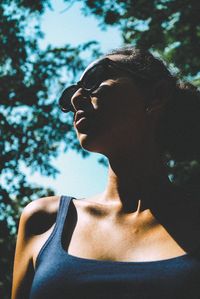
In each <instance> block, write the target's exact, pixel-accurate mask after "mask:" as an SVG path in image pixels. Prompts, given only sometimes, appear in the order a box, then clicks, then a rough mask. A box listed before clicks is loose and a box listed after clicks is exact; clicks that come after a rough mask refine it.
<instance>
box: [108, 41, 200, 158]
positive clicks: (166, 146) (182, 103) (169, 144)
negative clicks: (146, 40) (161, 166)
mask: <svg viewBox="0 0 200 299" xmlns="http://www.w3.org/2000/svg"><path fill="white" fill-rule="evenodd" d="M112 55H122V57H121V59H120V63H121V64H123V65H124V66H126V67H128V68H132V69H134V70H136V71H137V72H138V74H141V75H145V77H148V78H149V80H147V81H145V80H142V79H136V83H138V84H139V85H140V86H141V87H142V90H143V91H146V94H147V96H146V103H145V104H146V105H147V106H148V105H150V104H151V99H152V97H151V92H152V90H153V88H154V87H155V86H156V85H158V84H159V83H162V85H163V86H165V88H164V90H165V97H166V98H167V101H166V105H165V108H164V111H163V114H162V117H161V119H160V122H159V125H158V128H157V132H156V133H157V134H156V140H157V143H158V145H159V148H160V150H161V152H162V153H163V152H165V153H166V152H167V153H169V154H170V156H171V158H172V159H174V160H176V161H178V162H180V161H190V160H200V142H199V136H200V92H199V90H198V89H197V88H196V87H195V86H193V85H192V84H190V83H183V82H180V81H179V80H178V78H176V77H175V76H173V75H172V74H171V73H170V71H169V70H168V68H167V67H166V66H165V64H164V62H163V61H162V60H160V59H158V58H156V57H154V56H153V55H152V54H151V53H150V52H149V51H147V50H144V49H138V48H135V47H132V46H128V47H123V48H119V49H115V50H112V51H111V52H109V53H107V54H106V56H112ZM144 87H145V88H144Z"/></svg>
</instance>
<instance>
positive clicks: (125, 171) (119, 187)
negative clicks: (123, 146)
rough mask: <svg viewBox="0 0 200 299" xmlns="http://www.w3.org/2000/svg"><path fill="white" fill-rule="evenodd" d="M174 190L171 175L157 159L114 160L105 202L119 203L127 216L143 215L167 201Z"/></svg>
mask: <svg viewBox="0 0 200 299" xmlns="http://www.w3.org/2000/svg"><path fill="white" fill-rule="evenodd" d="M128 157H130V155H128ZM171 186H172V184H171V183H170V181H169V179H168V176H167V171H166V169H165V167H164V165H163V163H162V162H161V161H160V159H158V158H157V157H156V158H155V157H154V158H152V157H151V158H150V159H148V157H147V156H146V158H143V159H141V157H140V158H137V159H134V158H131V159H130V158H129V159H128V158H126V156H124V157H123V158H122V157H121V158H120V157H115V158H114V159H110V164H109V171H108V183H107V187H106V189H105V192H104V195H103V197H104V200H105V201H112V202H116V203H119V204H120V205H121V209H122V210H123V211H124V212H131V211H132V212H133V211H137V212H140V211H142V210H144V209H147V208H149V207H150V206H151V205H154V204H155V203H156V202H158V201H161V200H163V199H164V197H166V194H167V193H168V191H169V190H170V189H171V188H172V187H171ZM164 195H165V196H164Z"/></svg>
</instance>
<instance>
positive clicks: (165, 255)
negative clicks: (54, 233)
mask: <svg viewBox="0 0 200 299" xmlns="http://www.w3.org/2000/svg"><path fill="white" fill-rule="evenodd" d="M66 233H67V234H68V232H66ZM66 240H68V241H66V242H65V235H63V242H64V247H65V249H66V251H67V252H68V253H69V254H71V255H74V256H77V257H82V258H89V259H95V260H111V261H134V262H138V261H139V262H142V261H157V260H164V259H169V258H174V257H177V256H181V255H184V254H185V251H184V250H183V249H182V248H181V247H180V246H179V245H178V244H177V243H176V241H175V240H174V239H173V238H172V237H171V236H170V234H169V233H168V232H167V231H166V230H165V228H164V227H163V226H162V225H160V224H158V223H156V224H154V225H152V226H149V225H148V224H145V223H144V224H143V225H142V224H141V223H138V222H137V221H133V220H130V221H127V220H126V221H119V222H118V221H113V220H110V219H104V220H100V221H94V219H87V221H85V220H81V219H79V220H78V221H77V223H76V226H75V228H74V230H73V233H72V234H71V239H70V240H69V238H66Z"/></svg>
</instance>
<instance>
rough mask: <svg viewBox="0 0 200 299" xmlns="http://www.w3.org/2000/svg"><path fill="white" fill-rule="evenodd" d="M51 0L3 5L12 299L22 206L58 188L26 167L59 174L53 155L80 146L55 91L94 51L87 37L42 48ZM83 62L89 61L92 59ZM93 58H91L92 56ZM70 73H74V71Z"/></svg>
mask: <svg viewBox="0 0 200 299" xmlns="http://www.w3.org/2000/svg"><path fill="white" fill-rule="evenodd" d="M49 5H50V2H49V1H47V0H46V1H41V0H40V1H27V0H21V1H20V0H13V1H6V0H3V1H1V4H0V66H1V67H0V124H1V126H0V153H1V157H0V180H1V181H0V249H1V252H4V256H1V267H0V268H1V270H0V274H1V279H0V281H1V282H0V293H1V297H2V298H9V290H10V275H11V273H12V260H13V253H14V246H15V234H16V229H17V224H18V220H19V215H20V212H21V209H22V208H23V206H24V205H26V204H27V203H28V202H29V201H31V200H33V199H35V198H38V197H41V196H46V195H51V194H53V193H54V191H53V190H50V189H47V190H45V189H44V188H43V187H42V186H39V185H35V184H31V183H29V182H28V180H27V169H29V170H31V171H32V172H34V171H38V172H40V173H41V174H42V175H47V176H54V177H55V175H56V174H57V173H58V170H57V169H56V168H55V167H54V166H53V165H52V162H51V161H52V158H54V157H57V155H58V154H59V152H60V151H61V145H62V148H63V147H64V150H67V149H68V148H73V149H75V150H78V151H80V147H79V145H78V143H77V141H76V138H74V137H75V133H74V131H73V129H72V125H71V118H70V116H69V117H68V118H66V117H65V116H63V115H62V113H61V112H60V110H59V107H58V105H57V100H56V95H57V94H58V93H59V91H60V90H61V89H62V88H63V86H64V84H66V83H67V82H68V83H69V82H70V81H71V80H72V79H73V78H74V77H76V75H77V74H78V73H79V72H80V71H81V70H82V69H83V67H84V63H83V59H82V57H83V56H82V55H83V54H84V52H87V51H89V52H90V55H95V53H96V52H97V51H98V47H97V45H96V43H95V42H88V43H86V44H84V45H80V46H78V47H76V48H73V47H71V46H70V45H68V44H67V45H65V46H63V47H62V48H55V47H54V48H53V47H52V46H48V47H47V48H46V49H45V50H41V48H40V47H39V40H40V39H41V38H42V37H43V35H42V32H41V31H40V16H41V15H42V13H43V12H44V11H45V9H46V7H47V6H49ZM85 57H86V54H85V56H84V62H85V63H87V61H86V60H87V59H85ZM90 59H91V57H90ZM69 72H70V74H71V76H69Z"/></svg>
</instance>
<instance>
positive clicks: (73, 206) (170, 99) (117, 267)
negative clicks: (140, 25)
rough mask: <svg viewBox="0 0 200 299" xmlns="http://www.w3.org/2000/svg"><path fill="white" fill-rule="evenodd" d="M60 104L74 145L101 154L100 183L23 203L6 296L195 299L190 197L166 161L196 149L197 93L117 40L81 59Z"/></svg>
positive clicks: (198, 229)
mask: <svg viewBox="0 0 200 299" xmlns="http://www.w3.org/2000/svg"><path fill="white" fill-rule="evenodd" d="M60 105H61V108H62V110H63V111H64V112H68V111H70V110H71V111H73V113H74V127H75V130H76V132H77V136H78V139H79V141H80V144H81V146H82V147H83V148H84V149H86V150H88V151H91V152H98V153H101V154H103V155H105V156H106V157H107V158H108V160H109V173H108V182H107V187H106V189H105V190H104V192H103V193H101V194H98V195H95V196H92V197H90V198H84V199H75V198H71V197H67V196H62V197H61V198H60V197H57V196H53V197H49V198H41V199H38V200H36V201H34V202H32V203H30V204H29V205H28V206H27V207H26V208H25V210H24V212H23V213H22V216H21V221H20V226H19V234H18V240H17V246H16V255H15V264H14V278H13V292H12V299H22V298H23V299H26V298H30V299H54V298H56V299H67V298H81V299H82V298H85V299H90V298H105V299H107V298H115V299H116V298H118V299H119V298H120V299H123V298H137V299H144V298H154V299H155V298H169V299H173V298H176V299H178V298H181V299H183V298H187V299H188V298H190V299H197V298H200V258H199V256H200V238H199V233H200V220H199V211H200V209H199V207H200V204H199V200H198V198H193V197H191V196H189V195H188V194H186V193H185V192H183V191H182V190H181V189H180V188H177V187H174V185H172V184H171V182H170V181H169V179H168V175H167V170H166V162H165V154H166V152H169V153H170V155H171V156H172V157H173V158H174V159H176V160H182V159H183V160H184V159H195V158H197V157H198V155H199V152H200V148H199V145H198V142H196V140H197V135H196V130H197V129H199V116H198V115H199V111H200V110H199V108H200V96H199V92H198V91H197V90H196V89H195V88H194V87H192V86H191V85H183V84H182V85H181V84H179V83H178V82H177V81H176V79H175V78H174V77H173V76H172V75H171V74H170V72H169V71H168V70H167V69H166V67H165V66H164V64H163V63H162V62H161V61H160V60H158V59H156V58H155V57H153V56H152V55H151V54H150V53H149V52H147V51H143V50H139V49H135V48H133V47H126V48H123V49H117V50H115V51H113V52H112V53H110V54H108V55H106V56H105V57H102V58H100V59H99V60H97V61H95V62H93V63H92V64H91V65H89V66H88V68H87V69H86V70H85V72H84V73H83V75H82V77H81V80H80V81H79V82H78V83H77V84H75V85H73V86H70V87H69V88H67V89H66V90H65V91H64V92H63V94H62V96H61V98H60ZM191 124H192V126H191ZM199 130H200V129H199ZM195 142H196V143H195Z"/></svg>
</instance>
